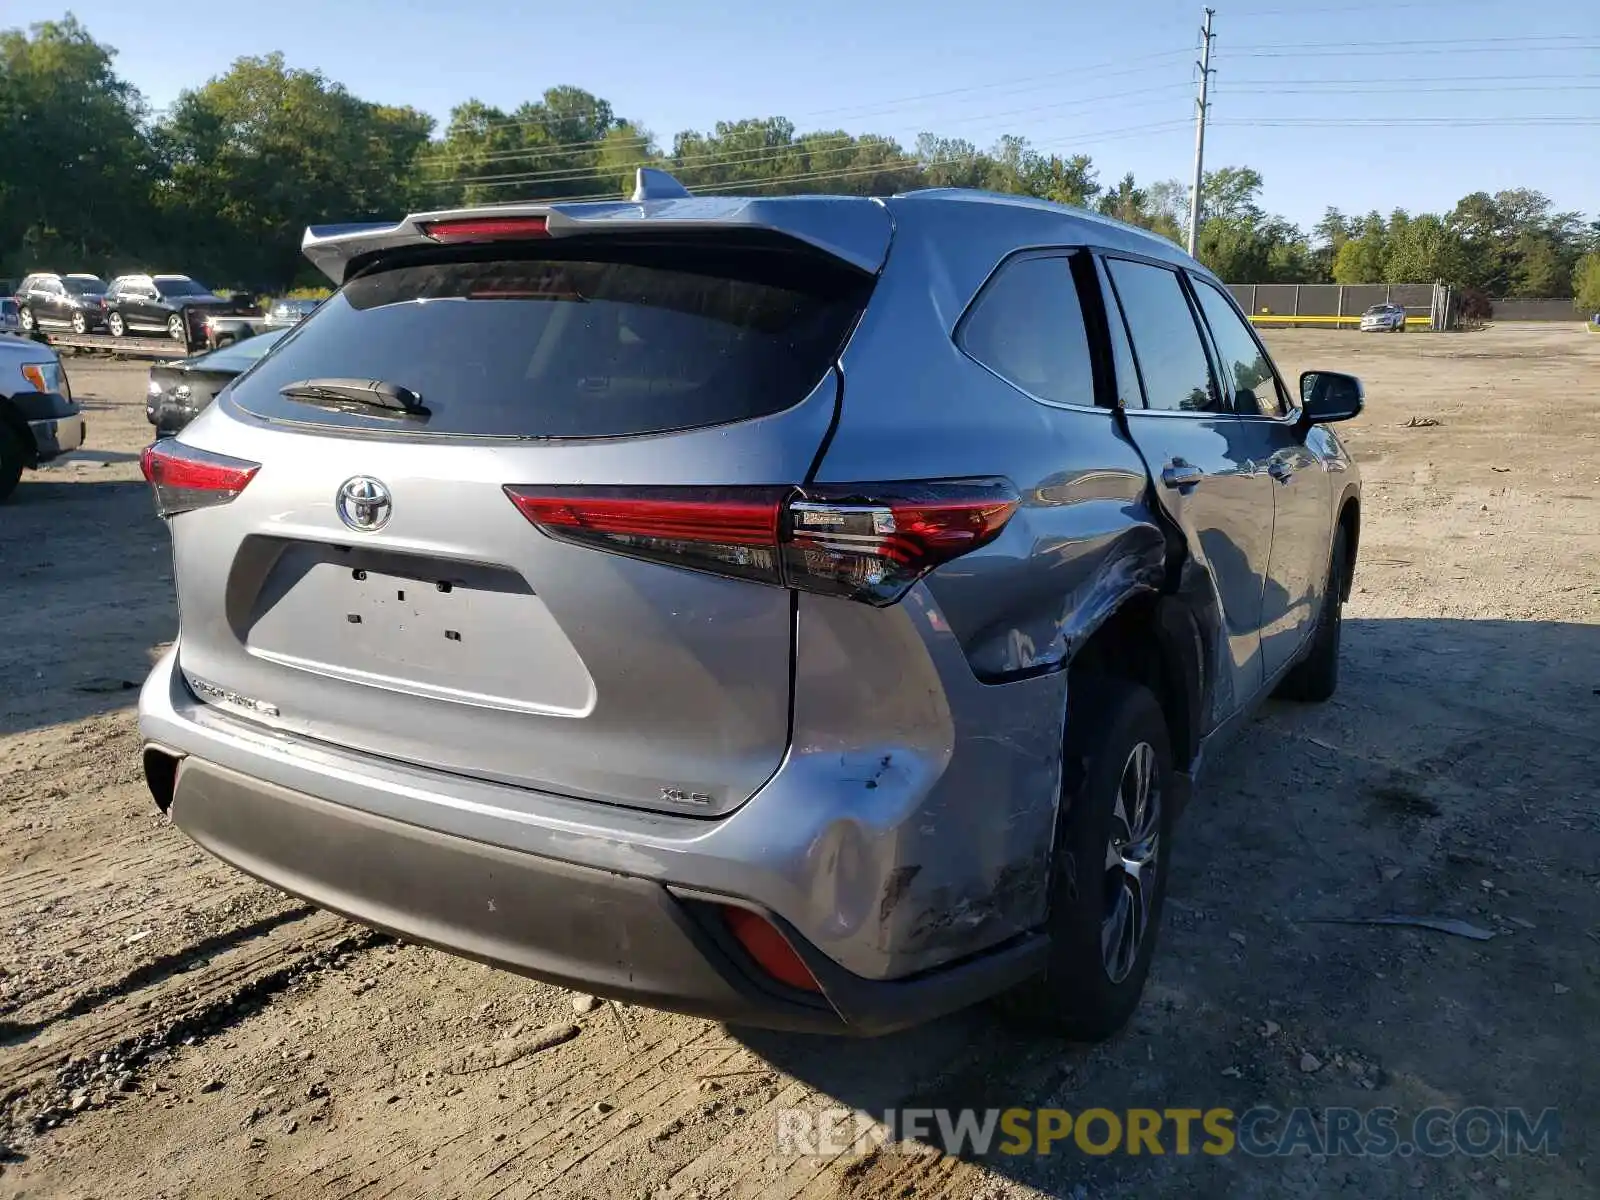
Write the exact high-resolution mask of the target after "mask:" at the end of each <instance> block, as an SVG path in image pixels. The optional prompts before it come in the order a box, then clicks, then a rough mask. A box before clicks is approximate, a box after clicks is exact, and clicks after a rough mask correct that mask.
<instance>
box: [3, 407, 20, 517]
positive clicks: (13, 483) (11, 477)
mask: <svg viewBox="0 0 1600 1200" xmlns="http://www.w3.org/2000/svg"><path fill="white" fill-rule="evenodd" d="M23 461H24V456H23V448H22V443H21V442H19V441H18V440H17V435H16V433H15V432H14V431H13V430H12V429H11V427H10V426H8V425H5V424H0V504H4V503H5V502H6V500H8V499H9V498H10V496H11V493H12V492H14V491H16V490H17V481H18V480H20V479H21V478H22V466H23Z"/></svg>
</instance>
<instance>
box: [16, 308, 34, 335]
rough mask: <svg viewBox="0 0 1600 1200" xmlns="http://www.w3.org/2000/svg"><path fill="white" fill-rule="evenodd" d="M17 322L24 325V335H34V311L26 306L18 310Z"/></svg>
mask: <svg viewBox="0 0 1600 1200" xmlns="http://www.w3.org/2000/svg"><path fill="white" fill-rule="evenodd" d="M17 320H18V321H19V322H20V323H21V325H22V332H23V333H32V332H33V329H34V320H33V309H31V308H29V307H28V306H27V305H26V304H24V305H23V306H22V307H21V308H19V309H18V310H17Z"/></svg>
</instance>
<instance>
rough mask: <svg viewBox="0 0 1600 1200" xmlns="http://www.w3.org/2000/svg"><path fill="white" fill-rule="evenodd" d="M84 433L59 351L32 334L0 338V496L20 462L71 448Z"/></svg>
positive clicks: (43, 459)
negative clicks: (21, 336)
mask: <svg viewBox="0 0 1600 1200" xmlns="http://www.w3.org/2000/svg"><path fill="white" fill-rule="evenodd" d="M87 433H88V429H87V427H86V426H85V423H84V419H83V410H82V409H80V408H79V407H78V405H77V403H76V402H75V401H74V400H73V399H72V387H71V385H70V384H68V382H67V372H66V368H64V367H63V366H62V365H61V358H60V356H59V355H57V354H56V352H55V351H54V350H52V349H51V348H50V347H49V346H46V345H42V344H41V343H39V342H36V341H34V340H33V339H32V338H20V337H3V338H0V501H4V500H5V499H7V498H8V497H9V496H10V495H11V493H12V492H13V491H15V490H16V487H17V481H18V480H19V479H21V478H22V472H23V469H24V468H25V467H37V466H40V465H41V464H43V463H47V462H49V461H50V460H51V459H53V458H59V457H60V456H61V455H63V454H66V453H68V452H69V451H72V450H76V449H77V448H78V447H79V446H81V445H83V439H84V437H85V436H86V435H87Z"/></svg>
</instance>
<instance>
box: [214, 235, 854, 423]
mask: <svg viewBox="0 0 1600 1200" xmlns="http://www.w3.org/2000/svg"><path fill="white" fill-rule="evenodd" d="M498 253H500V254H502V255H503V254H504V251H500V252H498ZM868 287H869V281H868V280H867V278H866V277H865V276H862V275H860V274H859V273H857V272H854V271H848V270H846V269H845V268H843V267H842V266H836V265H833V264H832V263H821V262H817V261H815V256H811V255H802V254H798V253H795V252H791V251H777V250H765V249H761V250H756V249H738V250H728V249H718V248H713V247H698V248H691V247H682V246H674V247H663V246H659V245H656V246H637V245H636V246H633V247H631V248H629V247H627V246H613V247H594V246H590V247H589V248H588V249H587V250H585V249H583V248H581V247H560V248H557V249H554V250H552V251H550V252H548V253H547V254H546V253H544V252H542V251H541V256H540V257H514V258H513V257H488V256H487V255H482V256H477V257H474V256H462V255H460V254H457V255H456V256H454V257H452V258H450V259H448V260H440V259H435V260H431V261H411V262H407V263H403V264H399V265H394V266H389V267H385V268H380V269H377V270H372V271H369V272H368V273H366V274H363V275H361V276H359V277H358V278H356V279H354V280H352V281H351V282H349V283H347V284H346V285H345V286H344V287H343V288H342V289H341V290H340V291H339V292H338V293H337V294H336V295H335V296H333V297H332V298H331V299H329V300H326V301H324V302H323V303H322V304H321V305H320V306H319V307H318V308H317V310H316V311H315V312H313V313H311V314H310V315H309V316H308V317H306V319H305V320H304V321H302V322H301V323H300V324H298V325H297V326H295V328H294V331H293V332H292V334H291V335H290V336H289V337H287V338H286V339H285V340H284V341H283V342H282V343H281V344H280V345H279V346H278V347H277V349H276V351H275V352H274V353H273V354H272V355H271V356H270V357H268V358H266V359H264V360H262V362H261V363H260V364H259V365H258V366H257V368H256V369H255V370H253V371H251V372H250V373H249V374H248V375H246V376H244V377H243V378H242V379H241V380H240V381H239V383H238V385H237V386H236V388H235V390H234V392H233V400H234V402H235V403H237V404H238V405H239V407H241V408H243V409H244V410H245V411H247V412H250V413H254V414H256V415H258V416H262V417H267V418H269V419H273V420H281V421H301V422H306V423H311V424H317V425H323V426H332V427H336V428H359V429H366V430H378V429H388V430H394V431H396V432H399V433H405V434H435V435H451V436H479V437H542V438H584V437H619V436H627V435H633V434H645V433H661V432H667V431H670V430H676V429H691V428H697V427H701V426H707V425H718V424H723V423H726V422H730V421H740V420H746V419H749V418H752V417H759V416H765V415H767V414H769V413H774V412H778V411H780V410H782V409H785V408H788V407H790V406H791V405H794V404H796V403H798V402H799V401H801V400H802V399H804V398H805V397H806V395H808V394H809V393H810V392H811V390H812V389H813V388H814V387H815V386H816V385H817V383H818V381H819V380H820V379H821V378H822V376H823V375H824V374H825V373H826V372H827V370H828V368H829V366H830V365H831V364H832V363H833V361H834V359H835V358H836V357H837V355H838V352H839V350H840V347H841V346H842V344H843V341H844V339H845V337H846V336H847V335H848V334H849V331H850V329H851V327H852V326H853V324H854V322H855V320H856V318H857V317H858V316H859V315H860V311H861V306H862V305H863V304H864V303H865V300H866V295H867V290H868ZM330 377H331V378H342V379H352V378H354V379H376V380H383V381H385V382H387V383H391V384H396V385H399V386H401V387H405V388H409V389H410V390H411V391H413V392H416V393H418V394H419V395H420V396H421V399H422V403H423V405H425V406H426V408H427V409H428V412H429V414H430V415H429V416H428V417H427V419H426V420H424V421H418V420H415V419H405V420H396V419H395V418H394V416H393V415H385V414H384V413H382V412H381V411H377V410H374V411H372V412H371V413H370V414H369V413H367V412H365V411H360V410H355V411H352V410H350V409H348V408H344V409H330V408H327V407H323V406H319V405H315V404H310V403H307V402H305V401H302V400H295V399H290V398H288V397H285V396H283V395H281V394H280V389H281V388H283V387H284V386H285V385H287V384H290V383H295V382H299V381H302V380H306V379H315V378H330Z"/></svg>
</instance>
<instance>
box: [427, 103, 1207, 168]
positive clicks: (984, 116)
mask: <svg viewBox="0 0 1600 1200" xmlns="http://www.w3.org/2000/svg"><path fill="white" fill-rule="evenodd" d="M1188 86H1189V85H1188V84H1187V83H1164V84H1159V85H1157V86H1155V87H1148V88H1134V89H1132V90H1130V91H1125V92H1110V93H1106V94H1103V95H1099V96H1080V97H1077V98H1075V99H1072V100H1062V101H1059V102H1057V103H1054V104H1041V105H1030V106H1028V107H1025V108H1014V109H1007V110H1004V111H1001V112H996V113H978V114H969V115H967V116H964V117H958V118H956V119H955V120H954V121H947V122H943V124H945V125H960V124H964V123H968V122H972V121H992V120H997V119H999V118H1001V117H1010V116H1019V115H1023V114H1029V113H1039V112H1051V111H1055V110H1057V109H1062V108H1075V107H1079V106H1082V105H1086V104H1100V103H1104V102H1106V101H1108V100H1125V99H1130V98H1132V97H1136V96H1147V95H1154V94H1155V93H1158V92H1170V91H1176V90H1178V89H1180V88H1187V87H1188ZM1124 107H1129V108H1133V107H1139V106H1137V105H1126V106H1124ZM860 137H861V135H858V134H840V135H837V136H834V137H829V138H822V139H818V142H819V143H826V142H832V143H838V144H853V143H855V142H857V141H859V140H860ZM592 144H594V143H585V142H577V143H570V144H569V145H570V146H571V147H573V148H574V149H562V148H557V147H546V146H534V147H530V148H528V149H526V150H503V151H492V152H491V153H489V154H485V155H481V156H475V157H473V158H471V160H470V163H468V164H461V165H482V164H484V163H490V162H498V161H506V160H516V161H519V162H534V161H538V160H541V159H547V158H564V157H566V156H567V155H568V154H569V153H572V152H576V150H577V148H581V147H584V146H588V145H592ZM612 144H614V145H623V146H626V145H640V146H642V145H646V144H648V139H645V138H628V139H617V141H616V142H614V143H612ZM793 145H799V143H798V142H796V143H793ZM769 149H777V148H776V147H753V148H751V150H750V151H743V150H740V151H723V152H711V153H707V154H702V155H686V156H685V157H684V158H682V159H680V160H679V161H682V162H687V161H690V160H691V159H696V158H699V159H705V158H718V157H721V155H722V154H744V153H750V152H752V151H757V152H758V151H765V150H769ZM435 163H439V164H457V163H460V156H458V155H453V154H439V155H428V156H425V157H419V158H417V159H415V160H414V161H413V163H412V165H413V166H418V167H426V166H431V165H434V164H435ZM570 169H571V168H569V167H558V168H552V171H561V170H570Z"/></svg>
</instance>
